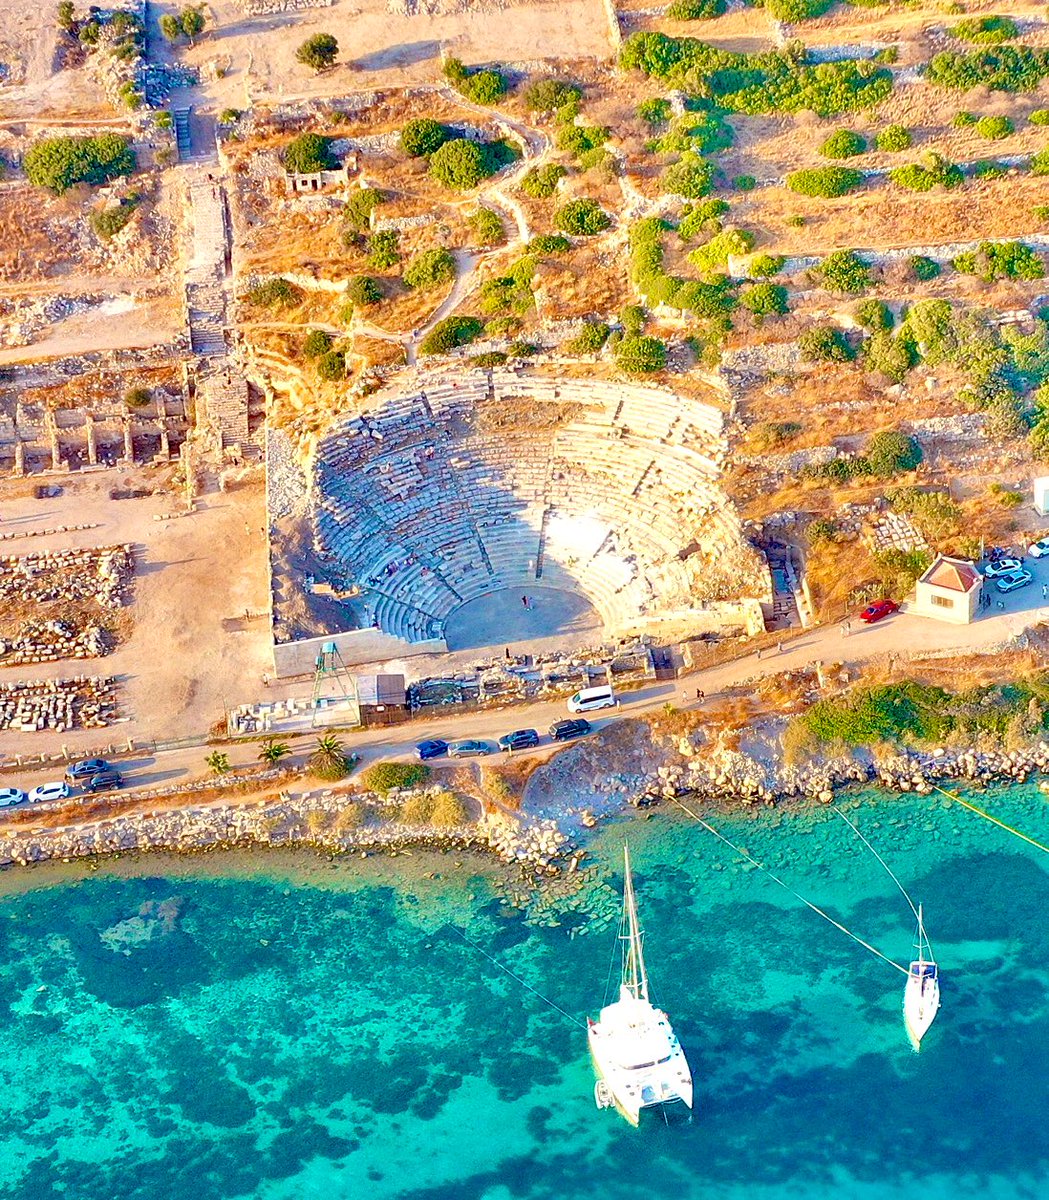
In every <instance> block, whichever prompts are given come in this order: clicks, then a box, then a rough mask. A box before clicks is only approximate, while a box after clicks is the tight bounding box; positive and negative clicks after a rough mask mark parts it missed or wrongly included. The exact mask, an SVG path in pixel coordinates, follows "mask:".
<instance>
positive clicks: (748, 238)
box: [688, 229, 754, 275]
mask: <svg viewBox="0 0 1049 1200" xmlns="http://www.w3.org/2000/svg"><path fill="white" fill-rule="evenodd" d="M753 245H754V235H753V234H752V233H750V232H749V231H748V230H746V229H726V230H724V231H723V232H721V233H717V234H715V235H714V236H713V237H712V238H711V239H710V241H709V242H707V243H706V244H705V245H703V246H700V247H698V249H696V250H693V251H692V253H691V254H689V256H688V258H689V261H690V262H691V263H692V264H693V265H694V266H695V267H696V269H697V270H698V271H699V272H700V274H702V275H709V274H710V273H711V272H712V271H715V270H717V269H718V268H719V267H724V266H725V264H726V263H727V262H728V260H729V258H731V257H733V256H739V255H741V254H746V253H747V252H748V251H749V250H750V249H751V247H752V246H753Z"/></svg>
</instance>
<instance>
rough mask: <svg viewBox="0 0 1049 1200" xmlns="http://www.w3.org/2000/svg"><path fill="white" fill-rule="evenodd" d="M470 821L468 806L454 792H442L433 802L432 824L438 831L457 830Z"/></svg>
mask: <svg viewBox="0 0 1049 1200" xmlns="http://www.w3.org/2000/svg"><path fill="white" fill-rule="evenodd" d="M468 820H469V814H468V813H467V811H466V805H465V804H464V803H463V802H462V800H460V799H459V797H458V796H456V795H455V793H454V792H447V791H442V792H440V793H439V794H438V795H437V796H436V797H435V798H434V802H433V811H432V812H431V813H430V824H431V825H434V826H436V827H437V828H438V829H455V828H457V827H458V826H460V825H465V824H466V823H467V821H468Z"/></svg>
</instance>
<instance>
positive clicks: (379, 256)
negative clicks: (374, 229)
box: [367, 229, 401, 271]
mask: <svg viewBox="0 0 1049 1200" xmlns="http://www.w3.org/2000/svg"><path fill="white" fill-rule="evenodd" d="M399 242H400V234H399V233H398V232H397V230H396V229H383V230H380V231H379V232H378V233H373V234H372V235H371V237H370V238H369V239H368V247H367V248H368V266H369V267H371V269H372V270H373V271H388V270H389V269H390V267H393V266H396V265H397V263H398V262H400V260H401V254H400V251H399V250H398V249H397V246H398V243H399Z"/></svg>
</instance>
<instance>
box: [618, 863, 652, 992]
mask: <svg viewBox="0 0 1049 1200" xmlns="http://www.w3.org/2000/svg"><path fill="white" fill-rule="evenodd" d="M623 867H624V874H625V886H624V888H623V916H624V917H625V923H626V928H627V931H626V934H625V935H624V937H623V940H624V941H625V943H626V945H625V946H624V947H623V986H624V987H625V988H627V990H628V991H629V992H630V994H631V995H632V996H633V997H634V999H635V1000H647V999H648V974H647V973H646V971H645V956H644V954H643V953H642V951H641V942H642V933H641V927H640V926H639V925H638V921H637V899H636V897H635V896H634V877H633V875H632V874H631V871H630V848H629V847H628V846H624V847H623Z"/></svg>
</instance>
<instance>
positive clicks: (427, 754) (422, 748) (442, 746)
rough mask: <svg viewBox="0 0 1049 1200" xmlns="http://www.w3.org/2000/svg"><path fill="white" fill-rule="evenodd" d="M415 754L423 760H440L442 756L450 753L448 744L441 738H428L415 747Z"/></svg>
mask: <svg viewBox="0 0 1049 1200" xmlns="http://www.w3.org/2000/svg"><path fill="white" fill-rule="evenodd" d="M415 753H416V754H418V756H419V757H420V758H422V759H427V758H440V757H441V755H442V754H447V753H448V743H447V742H445V741H442V740H441V738H427V739H426V741H425V742H420V743H419V744H418V746H416V747H415Z"/></svg>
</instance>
